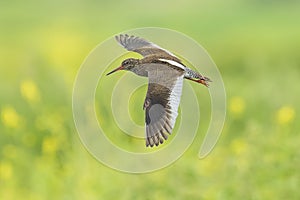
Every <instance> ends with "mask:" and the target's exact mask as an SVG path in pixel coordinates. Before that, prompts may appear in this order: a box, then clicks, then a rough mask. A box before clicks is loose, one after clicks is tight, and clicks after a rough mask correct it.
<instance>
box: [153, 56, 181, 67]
mask: <svg viewBox="0 0 300 200" xmlns="http://www.w3.org/2000/svg"><path fill="white" fill-rule="evenodd" d="M158 60H160V61H163V62H167V63H169V64H170V65H174V66H176V67H179V68H180V69H185V66H184V65H182V64H180V63H178V62H176V61H174V60H168V59H163V58H160V59H158Z"/></svg>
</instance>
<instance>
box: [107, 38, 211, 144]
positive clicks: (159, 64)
mask: <svg viewBox="0 0 300 200" xmlns="http://www.w3.org/2000/svg"><path fill="white" fill-rule="evenodd" d="M115 38H116V40H117V42H118V43H119V44H120V45H121V46H123V47H124V48H125V49H127V50H128V51H133V52H136V53H139V54H141V55H142V56H143V58H142V59H135V58H128V59H126V60H124V61H123V62H122V64H121V66H120V67H118V68H116V69H114V70H113V71H111V72H109V73H108V74H107V75H110V74H112V73H114V72H116V71H119V70H126V71H131V72H133V73H135V74H137V75H138V76H144V77H148V90H147V95H146V98H145V101H144V106H143V109H144V110H145V123H146V124H145V126H146V127H145V128H146V137H145V139H146V147H148V146H150V147H153V146H154V145H155V146H158V145H159V144H162V143H163V142H164V140H167V139H168V134H171V133H172V129H173V128H174V126H175V121H176V118H177V115H178V107H179V102H180V97H181V93H182V84H183V79H184V78H185V79H188V80H191V81H194V82H197V83H200V84H203V85H205V86H207V87H208V82H211V80H210V79H209V78H208V77H205V76H202V75H201V74H200V73H198V72H196V71H193V70H192V69H189V68H188V67H186V66H185V65H184V64H183V63H182V61H181V60H180V59H179V58H178V57H176V56H175V55H174V54H172V53H171V52H169V51H167V50H165V49H163V48H161V47H159V46H158V45H156V44H154V43H152V42H149V41H147V40H145V39H143V38H140V37H137V36H133V35H132V36H129V35H127V34H124V35H123V34H121V35H117V36H115Z"/></svg>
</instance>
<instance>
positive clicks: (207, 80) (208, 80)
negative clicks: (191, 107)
mask: <svg viewBox="0 0 300 200" xmlns="http://www.w3.org/2000/svg"><path fill="white" fill-rule="evenodd" d="M186 79H188V80H191V81H194V82H196V83H201V84H202V85H205V86H206V87H208V86H209V84H208V82H211V80H210V79H209V78H207V77H201V78H200V79H192V78H186Z"/></svg>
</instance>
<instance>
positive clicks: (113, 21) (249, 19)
mask: <svg viewBox="0 0 300 200" xmlns="http://www.w3.org/2000/svg"><path fill="white" fill-rule="evenodd" d="M299 10H300V2H299V1H296V0H294V1H293V0H288V1H277V0H274V1H271V0H262V1H257V0H254V1H246V0H241V1H240V0H230V1H221V0H217V1H197V0H191V1H185V2H184V1H179V0H174V1H158V0H152V1H129V0H124V1H104V0H103V1H68V0H63V1H57V0H54V1H30V0H29V1H26V2H25V1H24V2H21V1H1V2H0V25H1V31H0V69H1V72H0V91H1V93H0V199H3V200H9V199H300V192H299V187H300V173H299V166H300V151H299V146H300V134H299V130H300V125H299V123H297V121H298V120H299V114H298V113H299V111H300V106H299V100H300V89H299V85H298V84H299V78H300V58H299V52H300V26H299V19H300V12H299ZM147 26H158V27H164V28H170V29H174V30H177V31H180V32H183V33H185V34H187V35H189V36H190V37H192V38H194V39H195V40H196V41H198V42H199V43H200V44H202V45H203V46H204V48H206V49H207V51H208V52H209V54H210V55H211V57H212V58H213V60H214V61H215V62H216V64H217V66H218V67H219V70H220V72H221V74H222V76H223V79H224V83H225V87H226V92H227V100H228V108H227V118H226V123H225V126H224V130H223V132H222V135H221V138H220V140H219V142H218V144H217V146H216V148H215V149H214V151H213V152H212V153H211V154H210V155H209V156H208V157H207V158H205V159H203V160H199V159H198V158H197V153H198V148H199V146H200V144H201V141H202V139H203V137H202V136H197V138H196V140H195V142H194V143H193V145H192V146H191V148H190V149H189V150H188V151H187V152H186V153H185V154H184V156H183V157H182V158H180V159H179V160H178V161H177V162H175V163H174V164H172V165H171V166H170V167H167V168H165V169H163V170H160V171H157V172H154V173H149V174H143V175H132V174H124V173H120V172H117V171H114V170H112V169H109V168H107V167H105V166H103V165H102V164H100V163H99V162H97V161H96V160H95V159H94V158H93V157H92V156H91V155H90V154H89V153H88V152H87V151H86V150H85V148H84V147H83V145H82V144H81V142H80V140H79V137H78V135H77V132H76V130H75V126H74V123H73V118H72V108H71V101H72V99H71V94H72V87H73V85H72V84H73V82H74V79H75V76H76V72H77V70H78V69H79V67H80V65H81V63H82V62H83V60H84V58H85V57H86V56H87V55H88V53H89V52H90V51H91V50H92V49H93V48H94V47H95V46H96V45H97V44H98V43H100V42H101V41H103V40H105V39H106V38H108V37H110V36H112V35H114V34H117V33H119V32H121V31H124V30H128V29H132V28H137V27H147ZM203 91H204V90H203ZM205 95H207V93H205ZM138 107H141V105H138ZM107 120H108V121H112V119H107ZM136 144H140V143H136Z"/></svg>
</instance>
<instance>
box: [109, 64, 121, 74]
mask: <svg viewBox="0 0 300 200" xmlns="http://www.w3.org/2000/svg"><path fill="white" fill-rule="evenodd" d="M123 68H124V67H123V66H122V65H121V66H120V67H118V68H116V69H114V70H112V71H111V72H109V73H108V74H106V76H108V75H110V74H112V73H114V72H116V71H119V70H122V69H123Z"/></svg>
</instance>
